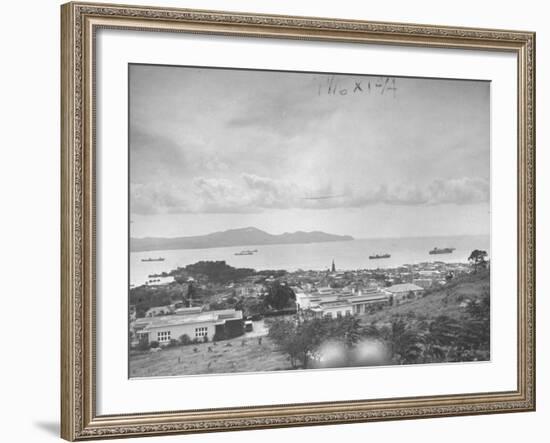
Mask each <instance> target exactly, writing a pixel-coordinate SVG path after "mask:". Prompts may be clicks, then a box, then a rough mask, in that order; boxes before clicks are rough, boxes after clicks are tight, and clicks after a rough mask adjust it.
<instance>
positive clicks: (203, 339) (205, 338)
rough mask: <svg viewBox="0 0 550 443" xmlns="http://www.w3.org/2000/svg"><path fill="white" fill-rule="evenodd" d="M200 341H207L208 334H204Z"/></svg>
mask: <svg viewBox="0 0 550 443" xmlns="http://www.w3.org/2000/svg"><path fill="white" fill-rule="evenodd" d="M202 341H203V342H204V343H208V335H205V336H204V337H203V338H202Z"/></svg>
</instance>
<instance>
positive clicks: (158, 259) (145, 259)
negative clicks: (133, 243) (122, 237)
mask: <svg viewBox="0 0 550 443" xmlns="http://www.w3.org/2000/svg"><path fill="white" fill-rule="evenodd" d="M141 261H164V258H162V257H158V258H142V259H141Z"/></svg>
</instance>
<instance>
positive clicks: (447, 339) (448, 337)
mask: <svg viewBox="0 0 550 443" xmlns="http://www.w3.org/2000/svg"><path fill="white" fill-rule="evenodd" d="M460 331H461V328H460V325H459V323H458V322H457V321H456V320H455V319H453V318H451V317H448V316H446V315H440V316H438V317H436V318H435V319H434V320H433V321H432V322H430V323H429V325H428V330H427V334H426V340H425V344H426V346H425V348H424V359H425V361H428V362H434V361H435V362H437V361H447V360H448V355H449V351H450V350H451V348H452V347H456V346H457V339H458V336H459V334H460Z"/></svg>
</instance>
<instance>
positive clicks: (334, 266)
mask: <svg viewBox="0 0 550 443" xmlns="http://www.w3.org/2000/svg"><path fill="white" fill-rule="evenodd" d="M331 270H332V272H336V265H335V264H334V259H332V268H331Z"/></svg>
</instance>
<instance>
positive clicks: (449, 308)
mask: <svg viewBox="0 0 550 443" xmlns="http://www.w3.org/2000/svg"><path fill="white" fill-rule="evenodd" d="M489 285H490V282H489V272H488V271H482V272H479V273H477V274H470V275H465V276H461V277H459V278H457V279H456V280H455V281H452V282H450V283H448V284H447V285H446V286H445V287H444V288H442V289H439V290H436V291H434V292H433V293H431V294H428V295H426V296H425V297H421V298H419V299H417V300H413V301H411V302H409V303H404V304H401V305H398V306H393V307H391V308H389V309H385V310H383V311H380V312H376V313H374V314H368V315H365V316H363V317H362V320H363V321H364V322H367V323H370V322H376V321H382V322H384V321H386V320H388V319H389V318H390V317H391V316H392V315H406V314H408V313H409V312H412V313H413V314H415V315H416V316H419V317H422V316H426V317H437V316H438V315H447V316H449V317H453V318H456V319H460V318H462V317H463V316H464V315H465V313H464V308H463V307H460V304H461V303H462V302H463V301H465V300H468V299H469V300H472V301H475V300H477V299H478V298H479V297H480V296H481V295H482V294H483V293H484V292H485V291H489Z"/></svg>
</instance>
